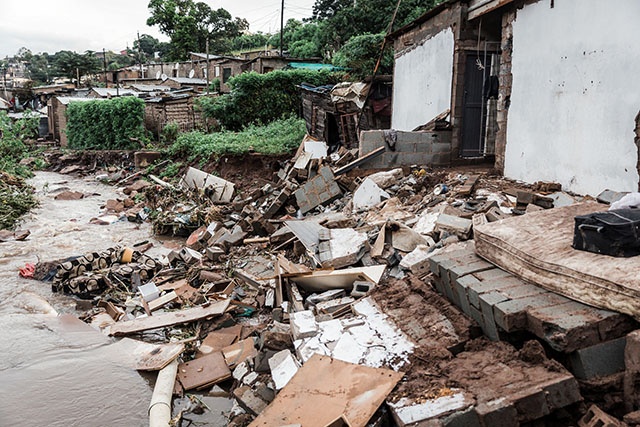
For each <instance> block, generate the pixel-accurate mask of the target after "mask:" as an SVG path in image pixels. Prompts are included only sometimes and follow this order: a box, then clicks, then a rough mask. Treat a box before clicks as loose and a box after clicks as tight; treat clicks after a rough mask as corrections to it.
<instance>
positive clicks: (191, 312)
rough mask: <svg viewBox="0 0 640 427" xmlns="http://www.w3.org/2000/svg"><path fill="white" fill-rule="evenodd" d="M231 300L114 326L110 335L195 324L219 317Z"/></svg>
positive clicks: (119, 323)
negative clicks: (205, 319) (202, 320)
mask: <svg viewBox="0 0 640 427" xmlns="http://www.w3.org/2000/svg"><path fill="white" fill-rule="evenodd" d="M229 303H230V300H228V299H226V300H222V301H217V302H214V303H212V304H210V305H208V306H206V307H204V306H198V307H193V308H188V309H186V310H181V311H172V312H168V313H161V314H158V315H155V316H148V317H141V318H137V319H133V320H127V321H124V322H118V323H116V324H115V325H112V326H111V328H110V330H109V335H113V336H123V335H128V334H134V333H136V332H142V331H147V330H149V329H157V328H164V327H165V326H173V325H178V324H181V323H189V322H194V321H196V320H200V319H204V318H207V317H213V316H219V315H221V314H223V313H224V312H225V311H226V310H227V308H228V307H229Z"/></svg>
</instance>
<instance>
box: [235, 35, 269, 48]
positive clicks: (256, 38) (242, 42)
mask: <svg viewBox="0 0 640 427" xmlns="http://www.w3.org/2000/svg"><path fill="white" fill-rule="evenodd" d="M267 44H269V37H268V35H267V34H264V33H261V32H257V33H252V34H240V35H239V36H237V37H234V38H233V39H232V40H231V49H232V50H234V51H243V50H249V49H257V48H264V47H265V45H267Z"/></svg>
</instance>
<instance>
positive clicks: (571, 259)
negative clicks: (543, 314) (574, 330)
mask: <svg viewBox="0 0 640 427" xmlns="http://www.w3.org/2000/svg"><path fill="white" fill-rule="evenodd" d="M606 209H607V206H606V205H602V204H599V203H594V202H587V203H581V204H575V205H571V206H565V207H562V208H555V209H549V210H544V211H538V212H532V213H528V214H526V215H523V216H521V217H513V218H507V219H504V220H502V221H498V222H493V223H489V224H485V225H481V226H478V227H477V228H476V229H475V230H474V234H475V246H476V252H477V253H478V255H479V256H481V257H483V258H485V259H487V260H488V261H490V262H492V263H493V264H496V265H497V266H499V267H500V268H502V269H503V270H507V271H509V272H510V273H513V274H515V275H516V276H519V277H521V278H523V279H525V280H528V281H530V282H532V283H535V284H537V285H539V286H541V287H543V288H545V289H548V290H551V291H553V292H557V293H559V294H562V295H564V296H566V297H568V298H571V299H574V300H576V301H580V302H583V303H585V304H589V305H592V306H595V307H600V308H605V309H609V310H614V311H618V312H621V313H625V314H628V315H631V316H633V317H635V318H636V319H640V275H638V274H637V272H638V271H640V257H631V258H615V257H610V256H606V255H599V254H594V253H590V252H585V251H580V250H576V249H573V248H572V247H571V244H572V242H573V229H574V217H575V216H577V215H584V214H588V213H591V212H597V211H603V210H606Z"/></svg>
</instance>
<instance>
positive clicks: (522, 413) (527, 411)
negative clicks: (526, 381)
mask: <svg viewBox="0 0 640 427" xmlns="http://www.w3.org/2000/svg"><path fill="white" fill-rule="evenodd" d="M509 400H511V401H512V402H513V406H514V407H515V408H516V411H517V412H518V419H519V420H520V422H527V421H533V420H537V419H539V418H542V417H544V416H545V415H549V413H550V411H549V405H547V399H546V396H545V393H544V391H542V390H540V389H535V388H530V389H526V390H522V391H520V392H516V393H514V394H511V395H510V396H509Z"/></svg>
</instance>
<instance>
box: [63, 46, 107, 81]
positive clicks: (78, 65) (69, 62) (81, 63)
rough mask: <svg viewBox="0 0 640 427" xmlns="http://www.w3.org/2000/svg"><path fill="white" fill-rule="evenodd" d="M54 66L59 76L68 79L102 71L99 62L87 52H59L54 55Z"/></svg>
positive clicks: (91, 53)
mask: <svg viewBox="0 0 640 427" xmlns="http://www.w3.org/2000/svg"><path fill="white" fill-rule="evenodd" d="M54 64H55V66H56V69H57V72H58V74H59V75H61V76H65V77H68V78H70V79H74V78H76V77H77V75H78V74H80V77H82V76H85V75H89V74H96V73H98V72H100V70H102V64H101V61H100V60H99V59H98V58H96V56H95V54H94V53H93V52H91V51H89V50H88V51H86V52H85V53H84V54H80V53H76V52H72V51H69V50H61V51H59V52H56V54H55V55H54Z"/></svg>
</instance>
